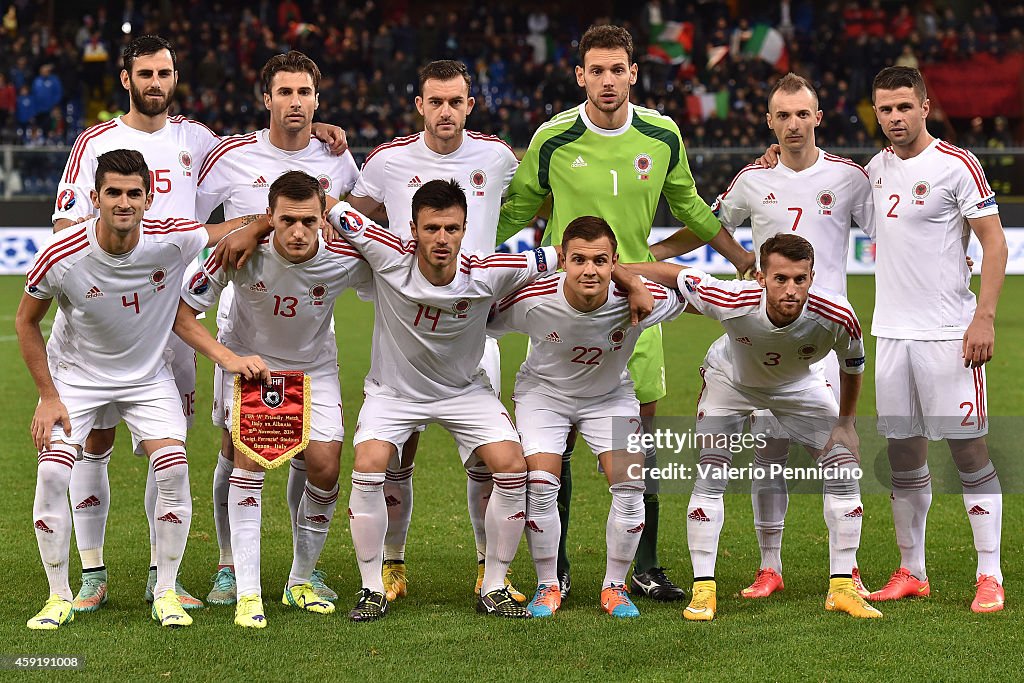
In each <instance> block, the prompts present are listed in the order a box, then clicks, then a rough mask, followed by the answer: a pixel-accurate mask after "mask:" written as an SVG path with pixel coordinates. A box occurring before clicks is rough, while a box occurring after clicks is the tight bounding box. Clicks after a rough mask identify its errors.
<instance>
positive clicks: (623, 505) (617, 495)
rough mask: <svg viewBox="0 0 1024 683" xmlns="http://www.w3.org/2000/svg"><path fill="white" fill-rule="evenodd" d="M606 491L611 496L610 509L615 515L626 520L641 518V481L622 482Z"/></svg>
mask: <svg viewBox="0 0 1024 683" xmlns="http://www.w3.org/2000/svg"><path fill="white" fill-rule="evenodd" d="M608 490H609V491H610V492H611V494H612V508H613V509H614V510H615V512H616V513H618V514H619V515H621V516H623V517H627V518H631V519H632V518H637V517H639V518H641V519H642V518H643V516H644V483H643V482H642V481H623V482H619V483H618V484H612V485H611V486H610V487H609V488H608Z"/></svg>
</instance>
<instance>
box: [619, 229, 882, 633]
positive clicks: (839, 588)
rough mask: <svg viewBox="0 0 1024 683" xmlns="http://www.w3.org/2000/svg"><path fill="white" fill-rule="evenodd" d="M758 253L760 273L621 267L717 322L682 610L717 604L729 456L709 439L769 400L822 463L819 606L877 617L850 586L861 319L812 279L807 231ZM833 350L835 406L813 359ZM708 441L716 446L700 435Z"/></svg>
mask: <svg viewBox="0 0 1024 683" xmlns="http://www.w3.org/2000/svg"><path fill="white" fill-rule="evenodd" d="M759 255H760V263H761V269H760V270H759V271H758V274H757V282H744V281H740V280H730V281H724V280H718V279H717V278H714V277H711V276H710V275H708V274H707V273H704V272H702V271H699V270H696V269H693V268H682V267H681V266H677V265H674V264H670V263H657V264H649V263H648V264H637V265H635V266H633V265H631V266H630V269H632V270H634V271H635V272H638V273H640V274H642V275H647V276H649V277H651V278H652V279H654V280H657V281H659V282H661V283H663V284H673V283H676V282H677V283H678V287H679V290H680V292H681V294H682V295H683V296H684V297H685V298H686V300H687V302H688V303H689V304H690V305H691V306H692V307H693V309H694V311H695V312H697V313H700V314H703V315H706V316H709V317H711V318H714V319H716V320H720V321H721V322H722V326H723V327H724V328H725V331H726V334H725V335H723V336H722V337H720V338H719V339H718V340H717V341H716V342H715V343H714V344H712V346H711V348H710V349H709V350H708V353H707V356H706V357H705V358H704V362H703V363H702V364H701V368H700V373H701V378H702V379H703V381H704V385H703V387H702V388H701V394H700V398H699V399H698V402H697V435H698V436H699V437H710V438H704V439H703V443H704V444H705V445H704V446H703V447H702V448H701V452H700V460H699V462H698V465H697V480H696V483H695V484H694V487H693V493H692V494H691V496H690V502H689V506H688V508H687V515H686V518H687V519H686V536H687V542H688V543H689V546H690V558H691V560H692V562H693V576H694V580H693V581H694V582H693V599H692V600H691V601H690V604H689V606H687V608H686V609H685V610H684V612H683V616H684V617H686V618H687V619H689V620H691V621H710V620H711V619H713V618H714V616H715V613H716V611H717V607H718V604H717V584H716V583H715V562H716V559H717V555H718V538H719V536H720V534H721V531H722V525H723V522H724V518H725V504H724V499H723V495H724V494H725V489H726V486H727V484H728V482H729V474H728V468H729V467H730V466H731V464H732V456H733V452H732V451H731V450H730V449H729V448H722V447H720V446H719V445H718V444H719V443H720V442H722V441H724V442H726V443H729V442H731V437H732V436H734V435H737V434H739V433H741V432H742V431H743V428H744V423H745V422H746V421H747V420H748V418H749V417H750V415H751V414H752V413H753V412H754V411H755V410H766V409H767V410H771V412H772V414H773V415H774V416H775V418H776V419H777V420H778V421H779V423H780V424H781V425H782V427H783V428H784V429H785V430H786V433H787V434H789V435H790V436H791V437H792V438H793V439H794V440H796V441H797V442H798V443H801V444H802V445H804V446H805V447H806V448H807V450H808V452H809V453H810V454H811V456H812V457H813V458H814V459H815V461H816V462H817V464H818V467H820V468H821V470H822V473H821V474H822V479H823V481H824V486H823V488H824V514H825V524H826V526H827V527H828V538H829V564H830V574H831V578H830V580H829V590H828V597H827V598H826V600H825V609H826V610H829V611H841V612H846V613H848V614H851V615H853V616H855V617H861V618H877V617H880V616H882V614H881V612H879V611H878V610H876V609H875V608H873V607H871V606H870V605H869V604H867V603H866V602H865V601H864V598H862V597H861V596H860V595H859V594H858V593H857V591H856V589H855V588H854V584H853V563H854V557H855V553H856V550H857V546H858V545H859V544H860V533H861V522H862V519H863V514H864V510H863V506H862V504H861V498H860V484H859V482H858V479H859V478H860V471H859V467H858V460H857V456H856V455H855V454H854V452H855V451H856V448H857V444H858V439H857V432H856V430H855V428H854V422H855V420H856V413H857V397H858V395H859V394H860V386H861V380H862V373H863V372H864V344H863V339H862V335H861V331H860V325H859V323H858V322H857V316H856V315H855V314H854V312H853V308H852V307H851V306H850V304H849V302H848V301H847V300H846V298H845V297H843V296H841V295H839V294H835V293H832V292H828V291H826V290H817V289H816V288H812V287H811V285H812V282H813V280H814V249H813V247H811V244H810V242H808V241H807V240H806V239H804V238H803V237H800V236H799V235H793V234H792V233H780V234H778V235H774V236H773V237H770V238H768V239H767V240H766V241H765V242H764V244H762V245H761V248H760V250H759ZM830 351H835V352H836V354H837V355H838V356H839V360H840V362H841V368H842V375H841V378H840V389H839V403H838V404H837V403H836V399H835V396H834V394H833V393H832V390H831V388H829V386H828V385H827V383H826V381H825V374H824V372H823V370H822V368H821V367H820V366H816V365H815V364H816V363H818V361H820V360H821V359H823V358H824V357H825V356H826V355H828V353H829V352H830ZM719 436H725V437H730V438H728V439H719V438H717V437H719ZM708 441H710V442H712V444H713V445H706V444H707V443H708Z"/></svg>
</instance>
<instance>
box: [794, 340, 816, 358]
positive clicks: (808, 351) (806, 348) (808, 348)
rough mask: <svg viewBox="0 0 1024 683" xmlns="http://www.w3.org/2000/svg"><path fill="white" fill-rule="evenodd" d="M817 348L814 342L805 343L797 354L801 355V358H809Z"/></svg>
mask: <svg viewBox="0 0 1024 683" xmlns="http://www.w3.org/2000/svg"><path fill="white" fill-rule="evenodd" d="M817 350H818V347H816V346H814V345H813V344H804V345H803V346H801V347H800V348H799V349H797V355H799V356H800V359H801V360H807V359H808V358H810V357H811V356H813V355H814V353H815V351H817Z"/></svg>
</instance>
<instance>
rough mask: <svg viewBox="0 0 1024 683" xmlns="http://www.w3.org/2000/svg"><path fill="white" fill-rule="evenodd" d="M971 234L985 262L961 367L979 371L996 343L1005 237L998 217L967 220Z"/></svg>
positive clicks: (1003, 267)
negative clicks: (996, 323) (979, 246)
mask: <svg viewBox="0 0 1024 683" xmlns="http://www.w3.org/2000/svg"><path fill="white" fill-rule="evenodd" d="M967 222H968V224H969V225H970V226H971V230H973V231H974V234H975V235H977V236H978V242H980V243H981V250H982V254H983V255H984V258H983V259H982V260H981V287H980V288H979V289H978V307H977V308H976V309H975V311H974V318H972V319H971V324H970V325H968V326H967V331H966V332H965V333H964V345H963V356H964V367H965V368H966V367H972V368H980V367H981V366H982V365H984V364H985V363H987V362H988V361H990V360H992V354H993V352H994V351H995V342H996V329H995V320H996V305H997V304H998V303H999V294H1000V292H1001V291H1002V289H1003V281H1004V280H1005V279H1006V258H1007V248H1006V235H1005V234H1004V233H1003V223H1002V221H1001V220H1000V219H999V214H998V213H994V214H991V215H988V216H982V217H980V218H968V219H967Z"/></svg>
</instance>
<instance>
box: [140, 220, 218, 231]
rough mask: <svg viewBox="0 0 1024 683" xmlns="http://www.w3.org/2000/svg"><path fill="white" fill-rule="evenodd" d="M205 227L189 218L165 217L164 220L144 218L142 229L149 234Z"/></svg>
mask: <svg viewBox="0 0 1024 683" xmlns="http://www.w3.org/2000/svg"><path fill="white" fill-rule="evenodd" d="M201 227H203V224H202V223H197V222H196V221H194V220H191V219H189V218H165V219H164V220H162V221H158V220H149V219H148V218H143V219H142V231H143V232H144V233H146V234H147V235H169V234H170V233H172V232H189V231H191V230H198V229H199V228H201Z"/></svg>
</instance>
